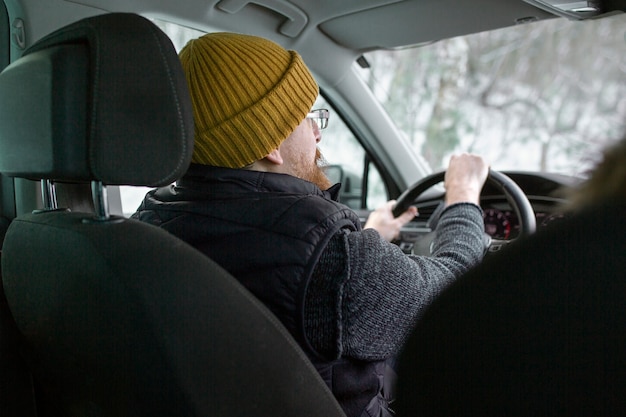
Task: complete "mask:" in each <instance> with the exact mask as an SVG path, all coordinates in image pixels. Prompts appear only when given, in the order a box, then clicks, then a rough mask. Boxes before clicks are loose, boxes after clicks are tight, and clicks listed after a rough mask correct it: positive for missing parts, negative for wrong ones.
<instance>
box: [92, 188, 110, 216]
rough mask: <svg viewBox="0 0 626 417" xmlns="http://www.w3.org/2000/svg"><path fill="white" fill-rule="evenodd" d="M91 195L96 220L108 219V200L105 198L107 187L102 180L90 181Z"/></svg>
mask: <svg viewBox="0 0 626 417" xmlns="http://www.w3.org/2000/svg"><path fill="white" fill-rule="evenodd" d="M91 197H92V199H93V206H94V209H95V212H96V220H101V221H106V220H109V217H110V216H109V201H108V199H107V188H106V187H105V186H104V184H102V181H92V182H91Z"/></svg>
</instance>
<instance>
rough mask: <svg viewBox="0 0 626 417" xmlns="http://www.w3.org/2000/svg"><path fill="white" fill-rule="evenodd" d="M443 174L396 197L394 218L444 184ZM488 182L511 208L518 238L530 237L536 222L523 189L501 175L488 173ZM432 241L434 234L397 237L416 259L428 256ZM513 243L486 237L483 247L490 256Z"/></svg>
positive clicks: (410, 234)
mask: <svg viewBox="0 0 626 417" xmlns="http://www.w3.org/2000/svg"><path fill="white" fill-rule="evenodd" d="M444 177H445V171H441V172H436V173H434V174H432V175H429V176H427V177H425V178H423V179H421V180H420V181H418V182H416V183H415V184H413V185H412V186H411V187H409V188H408V189H407V190H406V191H405V192H403V193H402V194H401V195H400V197H398V199H397V202H396V205H395V207H394V208H393V215H394V216H395V217H398V216H399V215H400V214H402V213H404V212H405V211H406V210H407V209H408V208H409V207H410V206H411V205H412V204H413V203H414V202H415V200H416V199H417V197H418V196H420V195H421V194H422V193H423V192H424V191H426V190H428V189H429V188H431V187H432V186H434V185H435V184H438V183H440V182H442V181H443V180H444ZM487 182H489V183H490V184H492V185H493V186H495V187H496V188H497V189H498V190H500V191H502V193H503V194H504V195H505V197H506V199H507V201H508V203H509V204H510V205H511V207H513V210H514V211H515V214H516V215H517V218H518V219H519V224H520V234H519V236H526V235H530V234H532V233H534V232H535V229H536V227H537V226H536V220H535V212H534V211H533V208H532V206H531V205H530V201H528V197H526V194H524V192H523V191H522V189H521V188H520V187H519V186H518V185H517V184H516V183H515V181H513V180H512V179H510V178H509V177H507V176H506V175H504V174H503V173H501V172H498V171H493V170H489V175H488V176H487ZM440 212H441V211H440V210H436V211H435V213H433V215H432V216H431V219H430V220H429V224H431V225H432V223H433V222H436V221H437V220H438V216H439V213H440ZM433 217H435V218H433ZM434 238H435V231H434V230H433V231H430V232H426V233H425V234H421V235H419V237H416V234H415V233H402V232H401V234H400V241H399V244H400V246H401V247H402V245H405V247H409V246H410V247H411V252H412V253H414V254H416V255H430V254H431V245H432V241H433V240H434ZM514 240H515V239H512V240H502V239H493V238H491V237H490V236H489V235H487V234H486V233H485V245H486V247H488V251H489V252H497V251H498V250H500V249H502V248H503V247H504V246H506V245H508V244H509V243H511V242H513V241H514Z"/></svg>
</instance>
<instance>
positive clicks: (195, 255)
mask: <svg viewBox="0 0 626 417" xmlns="http://www.w3.org/2000/svg"><path fill="white" fill-rule="evenodd" d="M16 86H21V87H19V88H18V87H16ZM24 86H28V87H27V88H26V91H23V89H24V88H25V87H24ZM186 88H187V87H186V82H185V79H184V74H183V73H182V68H181V67H180V64H179V62H178V57H177V55H176V53H175V51H174V48H173V46H172V44H171V42H170V41H169V39H168V38H167V37H166V36H165V34H163V33H162V32H161V31H160V30H159V29H158V28H156V26H154V25H153V24H152V23H151V22H149V21H148V20H146V19H144V18H142V17H140V16H137V15H133V14H106V15H101V16H97V17H93V18H89V19H85V20H82V21H80V22H77V23H75V24H72V25H70V26H68V27H66V28H63V29H60V30H59V31H57V32H55V33H53V34H51V35H49V36H48V37H46V38H44V39H43V40H41V41H39V42H37V43H36V44H35V45H34V46H33V47H31V48H30V49H29V50H27V51H26V52H25V54H24V56H23V57H22V58H21V59H20V60H18V61H16V62H15V63H14V64H12V65H11V66H9V67H8V68H7V69H6V70H5V71H4V72H3V73H2V74H0V126H2V137H0V172H2V173H5V174H7V175H11V176H16V177H24V178H31V179H40V178H43V179H48V180H51V181H52V182H77V183H80V182H90V183H91V184H92V190H93V195H94V206H95V212H96V214H94V213H84V212H72V211H67V210H63V209H56V210H42V211H38V212H35V213H32V214H26V215H22V216H18V217H17V218H16V219H14V220H13V221H12V223H11V226H10V227H9V230H8V232H7V235H6V239H5V242H4V248H3V252H2V273H3V286H4V290H5V293H6V299H7V302H8V307H9V308H10V312H11V314H12V316H13V318H14V319H15V323H16V325H17V329H18V332H19V335H18V336H19V338H20V340H21V353H22V354H23V356H24V357H25V358H26V362H27V363H28V366H29V367H30V369H31V370H32V372H33V375H34V377H35V379H36V381H37V382H38V384H40V385H41V387H42V391H43V392H44V394H45V396H46V398H47V399H51V400H52V401H53V402H54V404H53V405H54V407H55V408H56V409H58V410H59V411H60V414H63V415H66V416H208V415H211V416H229V417H232V416H250V415H255V416H270V415H271V416H303V415H306V416H341V415H343V413H342V411H341V409H340V407H339V405H338V403H337V402H336V401H335V399H334V397H333V396H332V394H331V392H330V390H329V389H328V388H327V387H326V385H325V384H324V383H323V381H322V380H321V378H320V377H319V375H318V374H317V372H316V371H315V369H314V367H313V366H312V365H311V364H310V362H309V361H308V359H307V358H306V356H305V355H304V353H303V352H302V351H301V350H300V348H299V347H298V346H297V344H296V343H295V342H294V340H293V339H292V338H291V336H290V335H289V334H288V333H287V332H286V331H285V329H284V327H283V326H282V325H281V324H280V323H279V322H278V321H277V320H276V319H275V317H274V316H273V315H272V314H271V313H270V312H269V310H268V309H267V308H265V307H264V306H263V305H262V304H260V303H259V302H258V301H257V299H256V298H254V297H253V296H252V295H251V294H250V293H249V292H248V291H247V290H245V288H243V287H242V286H241V285H240V284H239V283H238V282H237V281H236V280H235V279H234V278H233V277H232V276H230V275H229V274H228V273H227V272H226V271H224V270H223V269H222V268H221V267H220V266H219V265H217V264H216V263H214V262H213V261H212V260H210V259H209V258H207V257H206V256H204V255H203V254H201V253H200V252H198V251H197V250H195V249H194V248H192V247H191V246H189V245H187V244H186V243H184V242H182V241H180V240H179V239H177V238H175V237H173V236H172V235H170V234H168V233H166V232H164V231H163V230H161V229H159V228H156V227H154V226H151V225H148V224H144V223H141V222H138V221H135V220H131V219H125V218H122V217H116V216H110V215H109V214H108V212H107V210H106V199H105V198H104V197H105V195H104V193H103V192H104V191H106V186H107V185H144V186H153V187H154V186H161V185H165V184H168V183H171V182H172V181H174V180H175V179H176V178H178V177H179V176H181V175H182V174H183V173H184V172H185V170H186V169H187V167H188V164H189V161H190V158H191V152H192V144H193V118H192V111H191V102H190V99H189V96H188V92H187V90H186ZM25 109H30V110H29V111H28V112H25V111H24V110H25ZM16 115H20V117H16Z"/></svg>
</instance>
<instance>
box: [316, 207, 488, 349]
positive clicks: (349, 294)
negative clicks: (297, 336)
mask: <svg viewBox="0 0 626 417" xmlns="http://www.w3.org/2000/svg"><path fill="white" fill-rule="evenodd" d="M483 231H484V228H483V219H482V211H481V209H480V208H479V207H478V206H476V205H474V204H470V203H460V204H454V205H451V206H449V207H447V208H446V209H445V210H444V212H443V214H442V216H441V219H440V220H439V223H438V225H437V237H436V238H435V241H434V247H433V256H432V257H421V256H407V255H405V254H404V253H403V252H402V251H401V250H400V248H399V247H398V246H396V245H394V244H391V243H389V242H387V241H385V240H384V239H382V238H381V237H380V235H379V234H378V232H376V231H375V230H372V229H366V230H363V231H361V232H349V231H340V232H339V233H337V234H336V235H335V236H333V238H332V239H331V241H330V243H329V245H328V246H327V248H326V249H325V250H324V253H323V254H322V257H321V259H320V261H319V263H318V264H317V266H316V269H315V271H314V273H313V277H312V279H311V283H310V284H309V288H308V291H307V293H306V298H305V332H306V335H307V337H308V339H309V341H310V342H311V344H312V345H313V347H314V348H315V349H316V350H317V351H318V352H320V353H322V354H324V355H325V356H327V357H329V358H339V357H342V356H349V357H353V358H357V359H364V360H378V359H385V358H388V357H390V356H392V355H394V354H396V353H398V351H399V349H400V347H401V346H402V344H403V342H404V341H405V339H406V338H407V336H408V334H409V333H410V331H411V329H412V327H413V325H414V324H415V321H416V320H417V318H418V317H419V316H420V314H421V313H422V311H423V310H424V309H425V307H427V306H428V305H429V304H430V303H431V301H432V300H433V299H434V298H435V297H436V296H437V294H439V293H440V292H441V291H442V290H443V289H444V288H445V287H446V286H448V285H449V284H450V283H451V282H452V281H454V280H455V279H456V278H457V277H459V276H460V275H462V274H463V273H465V272H466V271H467V270H468V269H470V268H471V267H473V266H475V265H476V264H478V263H479V262H480V260H481V259H482V255H483V251H484V247H483V243H482V242H483Z"/></svg>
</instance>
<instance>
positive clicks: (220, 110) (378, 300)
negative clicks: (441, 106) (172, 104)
mask: <svg viewBox="0 0 626 417" xmlns="http://www.w3.org/2000/svg"><path fill="white" fill-rule="evenodd" d="M180 59H181V62H182V65H183V69H184V71H185V74H186V77H187V82H188V84H189V90H190V94H191V97H192V103H193V107H194V120H195V142H194V153H193V158H192V164H191V166H190V168H189V170H188V172H187V173H186V175H185V176H183V178H181V179H180V180H179V181H177V183H176V184H175V185H172V186H170V187H166V188H161V189H158V190H154V191H151V192H149V193H148V194H147V195H146V198H145V199H144V201H143V203H142V204H141V206H140V207H139V209H138V211H137V212H136V213H135V214H134V217H135V218H137V219H140V220H141V221H145V222H149V223H152V224H154V225H157V226H159V227H161V228H163V229H166V230H168V231H169V232H171V233H173V234H175V235H176V236H178V237H180V238H181V239H183V240H185V241H186V242H188V243H190V244H191V245H193V246H194V247H196V248H197V249H199V250H200V251H202V252H203V253H205V254H206V255H208V256H209V257H211V258H212V259H213V260H214V261H216V262H217V263H219V264H220V265H221V266H222V267H224V268H225V269H226V270H228V271H229V272H230V273H231V274H232V275H233V276H234V277H235V278H236V279H238V280H239V281H240V282H241V283H242V284H243V285H244V286H245V287H246V288H247V289H248V290H250V291H251V292H252V293H253V294H254V295H255V296H256V297H258V298H259V299H260V300H261V301H262V302H263V303H264V304H265V305H266V306H267V307H269V309H270V310H271V311H273V312H274V314H276V316H277V317H278V318H279V319H280V321H281V322H282V323H283V324H284V325H285V327H286V328H287V329H288V330H289V331H290V332H291V334H292V335H293V336H294V338H295V339H296V340H297V341H298V343H299V344H300V346H301V347H302V348H303V350H304V352H305V353H306V354H307V355H308V357H309V358H310V359H311V361H312V362H313V364H314V365H315V367H316V369H317V370H318V372H319V373H320V375H321V377H322V378H323V379H324V381H326V383H327V384H328V386H329V388H330V389H331V390H332V392H333V394H334V395H335V397H336V398H337V400H338V401H339V403H340V404H341V406H342V407H343V409H344V411H345V412H346V414H347V415H348V416H349V417H359V416H387V415H391V414H390V413H391V411H390V410H391V408H390V402H391V401H392V399H393V398H392V397H393V394H392V385H393V384H392V382H393V374H394V373H393V368H392V366H391V365H390V363H391V360H392V359H393V358H394V357H395V355H396V354H397V353H398V352H399V350H400V348H401V347H402V344H403V342H404V341H405V339H406V338H407V336H408V334H409V333H410V331H411V329H412V327H413V325H414V323H415V321H416V319H417V317H418V316H419V315H420V313H421V312H422V310H423V309H424V308H425V307H426V306H427V305H428V304H429V303H430V302H431V301H432V300H433V298H434V297H435V296H436V295H437V294H438V293H439V292H440V291H441V290H442V289H444V288H445V287H446V286H447V285H448V284H450V283H451V282H453V281H454V280H455V279H456V278H457V277H458V276H460V275H461V274H463V273H464V272H466V271H467V270H468V269H469V268H471V267H473V266H474V265H476V264H477V263H478V262H479V261H480V260H481V258H482V254H483V251H484V247H483V219H482V211H481V209H480V207H479V206H478V199H479V194H480V190H481V188H482V185H483V183H484V181H485V179H486V176H487V170H488V167H487V165H486V163H485V162H484V161H483V160H482V159H481V158H480V157H478V156H475V155H460V156H458V157H454V158H453V159H452V160H451V162H450V167H449V169H448V171H447V173H446V179H445V184H444V185H445V187H446V205H447V207H446V209H445V210H444V212H443V214H442V215H441V218H440V220H439V223H438V226H437V232H438V235H437V238H436V240H435V242H434V246H433V248H434V252H433V256H432V257H413V256H407V255H405V254H404V253H403V252H402V251H401V250H400V248H398V247H397V246H396V245H393V244H391V243H390V241H391V240H392V239H394V238H395V237H396V236H397V235H398V233H399V231H400V228H401V227H402V226H403V225H404V224H406V223H407V222H408V221H410V220H411V219H412V218H413V217H414V216H415V214H416V209H415V208H410V209H409V210H407V211H406V212H405V213H404V214H402V215H401V216H399V217H398V218H394V216H393V215H392V212H391V210H392V208H393V204H394V202H393V201H391V202H388V203H387V204H386V205H384V206H383V207H381V208H380V209H378V210H376V211H375V212H374V213H372V214H371V215H370V217H369V219H368V221H367V223H366V224H365V226H364V228H363V229H362V228H361V224H360V221H359V217H358V216H357V215H356V214H355V213H354V212H353V211H352V210H351V209H350V208H348V207H347V206H344V205H342V204H340V203H338V202H336V201H335V200H336V196H337V192H338V186H332V187H331V186H330V183H329V181H328V179H327V178H326V176H325V175H324V173H323V170H322V168H321V167H320V161H321V155H320V153H319V150H318V147H317V145H318V143H319V142H320V140H321V139H322V136H321V130H322V129H323V128H324V127H325V126H326V124H327V122H328V112H327V111H325V110H313V111H312V110H311V106H313V104H314V102H315V100H316V98H317V96H318V86H317V83H316V82H315V80H314V79H313V76H312V75H311V73H310V72H309V70H308V68H307V67H306V65H305V64H304V62H303V61H302V59H301V58H300V56H299V55H298V54H297V53H296V52H295V51H287V50H285V49H283V48H282V47H281V46H279V45H277V44H275V43H274V42H271V41H269V40H266V39H262V38H258V37H255V36H247V35H240V34H233V33H212V34H208V35H204V36H202V37H200V38H198V39H195V40H192V41H190V42H189V43H188V44H187V45H186V46H185V47H184V48H183V49H182V51H181V52H180ZM276 366H280V364H276ZM271 383H272V381H268V384H271ZM276 407H277V408H279V407H280V404H276Z"/></svg>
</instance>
